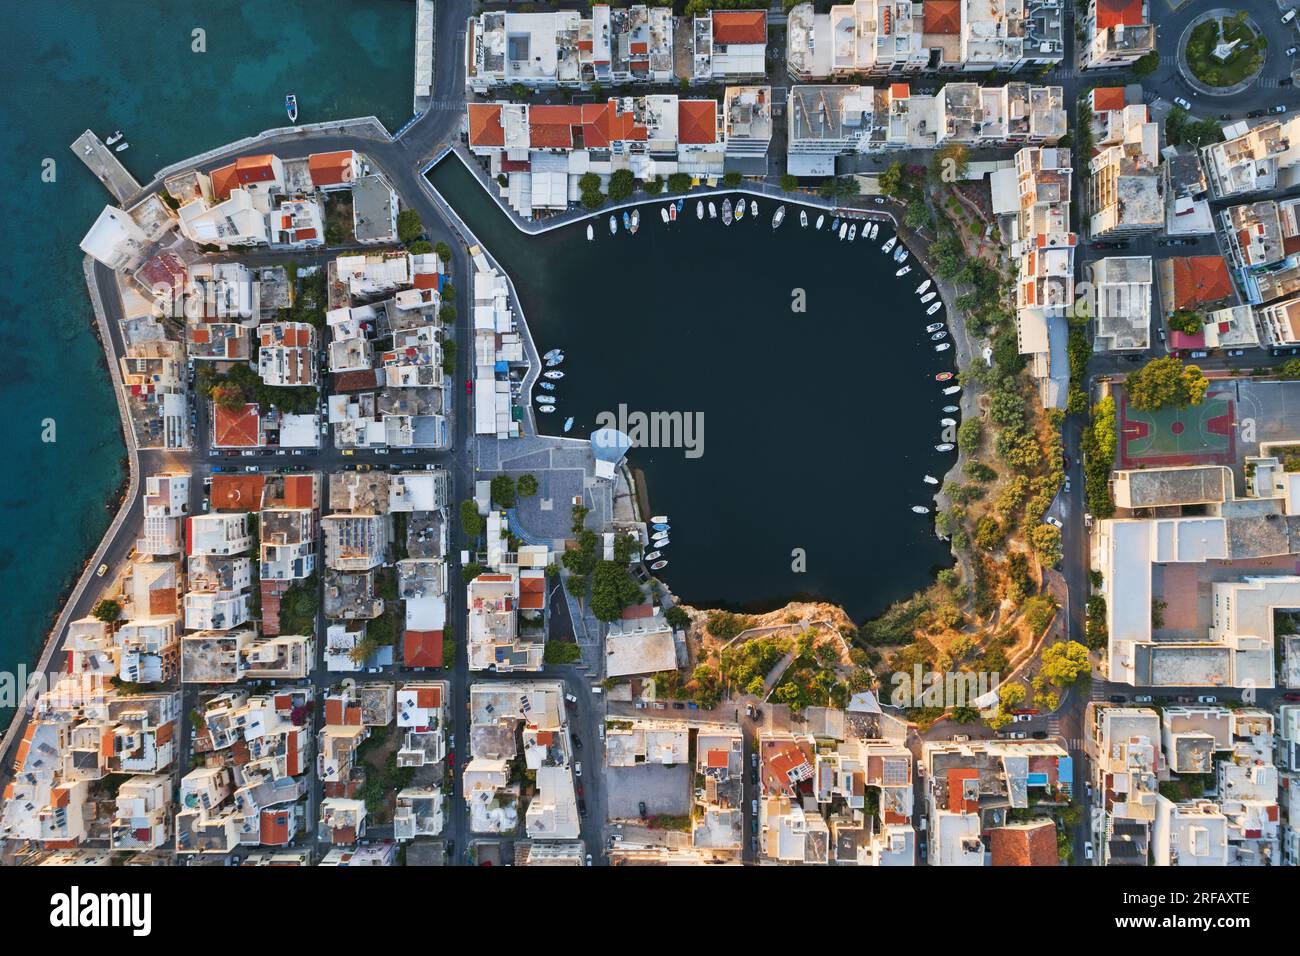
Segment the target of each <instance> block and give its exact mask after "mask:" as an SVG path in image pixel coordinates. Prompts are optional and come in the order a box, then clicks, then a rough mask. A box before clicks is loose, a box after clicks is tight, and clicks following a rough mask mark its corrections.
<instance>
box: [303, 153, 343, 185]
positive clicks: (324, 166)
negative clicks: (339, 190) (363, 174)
mask: <svg viewBox="0 0 1300 956" xmlns="http://www.w3.org/2000/svg"><path fill="white" fill-rule="evenodd" d="M307 171H308V172H309V173H311V181H312V185H313V186H337V185H339V184H340V183H346V182H348V181H350V180H351V179H352V150H350V149H341V150H339V151H337V152H334V153H312V154H311V155H310V156H308V157H307Z"/></svg>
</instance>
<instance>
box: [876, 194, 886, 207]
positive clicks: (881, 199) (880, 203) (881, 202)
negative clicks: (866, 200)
mask: <svg viewBox="0 0 1300 956" xmlns="http://www.w3.org/2000/svg"><path fill="white" fill-rule="evenodd" d="M875 203H876V205H877V206H883V205H884V204H885V199H884V197H883V196H877V197H876V199H875Z"/></svg>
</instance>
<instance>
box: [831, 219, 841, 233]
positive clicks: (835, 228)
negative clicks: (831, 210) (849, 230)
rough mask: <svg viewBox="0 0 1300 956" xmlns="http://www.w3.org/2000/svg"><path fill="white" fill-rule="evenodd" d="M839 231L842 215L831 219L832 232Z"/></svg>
mask: <svg viewBox="0 0 1300 956" xmlns="http://www.w3.org/2000/svg"><path fill="white" fill-rule="evenodd" d="M839 231H840V217H839V216H836V217H835V218H834V219H832V220H831V232H832V233H836V232H839Z"/></svg>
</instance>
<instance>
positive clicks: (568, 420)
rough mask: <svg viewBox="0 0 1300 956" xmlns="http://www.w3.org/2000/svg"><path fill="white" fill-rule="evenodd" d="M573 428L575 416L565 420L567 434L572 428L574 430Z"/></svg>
mask: <svg viewBox="0 0 1300 956" xmlns="http://www.w3.org/2000/svg"><path fill="white" fill-rule="evenodd" d="M572 427H573V416H572V415H570V416H569V417H568V418H566V419H565V420H564V430H565V432H566V433H567V432H568V430H569V429H570V428H572Z"/></svg>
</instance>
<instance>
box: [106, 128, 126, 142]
mask: <svg viewBox="0 0 1300 956" xmlns="http://www.w3.org/2000/svg"><path fill="white" fill-rule="evenodd" d="M121 138H122V131H121V130H120V129H119V130H118V131H117V132H115V133H114V134H113V135H112V136H110V137H109V138H108V139H106V140H104V142H105V144H107V145H109V146H112V145H113V144H114V143H116V142H117V141H118V140H119V139H121Z"/></svg>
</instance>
